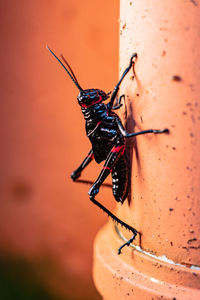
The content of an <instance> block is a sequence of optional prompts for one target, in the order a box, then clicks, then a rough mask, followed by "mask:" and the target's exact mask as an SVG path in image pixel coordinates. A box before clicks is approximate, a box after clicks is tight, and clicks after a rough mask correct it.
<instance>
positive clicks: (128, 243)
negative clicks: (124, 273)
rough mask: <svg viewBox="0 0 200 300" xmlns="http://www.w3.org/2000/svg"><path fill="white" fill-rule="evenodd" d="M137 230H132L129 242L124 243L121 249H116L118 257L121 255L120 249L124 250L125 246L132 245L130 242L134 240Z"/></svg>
mask: <svg viewBox="0 0 200 300" xmlns="http://www.w3.org/2000/svg"><path fill="white" fill-rule="evenodd" d="M137 233H138V232H137V230H136V229H134V231H133V236H132V237H131V238H130V240H128V241H127V242H126V243H124V244H123V245H122V246H121V247H119V249H118V254H119V255H120V254H121V253H122V251H121V250H122V248H124V247H125V246H130V244H131V243H132V241H133V240H134V239H135V237H136V235H137Z"/></svg>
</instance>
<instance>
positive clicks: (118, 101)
mask: <svg viewBox="0 0 200 300" xmlns="http://www.w3.org/2000/svg"><path fill="white" fill-rule="evenodd" d="M122 98H123V99H124V100H125V95H124V94H123V95H121V96H120V97H119V99H118V98H117V100H116V103H115V105H114V106H113V107H112V110H117V109H119V108H120V107H122V105H123V104H122V103H121V102H122Z"/></svg>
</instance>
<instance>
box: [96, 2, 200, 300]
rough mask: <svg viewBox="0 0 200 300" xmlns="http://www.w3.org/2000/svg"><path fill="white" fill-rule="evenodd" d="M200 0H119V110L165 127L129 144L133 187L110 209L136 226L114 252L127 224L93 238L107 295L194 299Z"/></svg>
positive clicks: (199, 250)
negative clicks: (133, 235)
mask: <svg viewBox="0 0 200 300" xmlns="http://www.w3.org/2000/svg"><path fill="white" fill-rule="evenodd" d="M199 20H200V4H199V3H198V1H189V0H188V1H182V0H177V1H174V0H163V1H155V0H148V1H147V0H135V1H126V0H121V8H120V67H121V68H120V72H121V71H122V70H123V69H124V67H125V66H126V65H127V62H128V60H129V58H130V55H131V54H132V53H133V52H137V53H138V59H137V62H136V65H135V73H136V77H135V80H132V78H131V76H132V74H131V73H130V76H127V78H126V81H125V82H124V83H123V87H122V88H121V93H125V94H126V109H127V112H126V111H125V108H123V109H122V113H121V117H122V119H123V121H124V124H126V125H127V129H128V131H129V132H131V131H133V130H134V131H139V130H143V129H149V128H155V129H161V128H165V127H167V128H169V130H170V134H169V135H166V134H165V135H164V134H162V135H146V136H145V135H143V136H139V137H137V138H136V140H132V141H131V142H129V144H128V146H129V148H130V155H131V160H132V165H131V166H130V167H131V171H132V178H131V179H132V180H131V193H130V196H129V200H130V205H128V201H127V203H126V204H124V205H123V206H119V207H118V208H117V214H118V216H120V217H121V218H122V219H123V220H125V221H127V222H128V223H129V224H131V225H132V226H134V227H135V228H136V229H137V230H138V231H139V232H140V233H141V238H140V239H139V238H137V239H136V240H135V241H134V243H133V244H132V245H131V246H130V247H126V248H124V249H123V254H122V255H120V256H118V255H117V248H118V247H119V246H120V245H121V244H122V243H123V239H126V238H128V237H129V236H130V233H128V232H127V231H126V230H122V228H120V227H118V228H117V230H116V229H115V227H114V225H113V223H112V222H109V223H108V224H107V225H106V226H105V227H104V228H103V229H102V230H101V231H100V232H99V234H98V235H97V237H96V241H95V246H94V280H95V283H96V286H97V288H98V290H99V292H100V293H101V295H102V296H103V297H104V299H107V300H110V299H120V300H121V299H140V300H141V299H145V300H147V299H181V300H183V299H187V300H188V299H200V218H199V214H200V200H199V199H200V155H199V152H200V100H199V99H200V82H199V81H200V60H199V49H200V23H199Z"/></svg>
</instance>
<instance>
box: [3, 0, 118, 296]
mask: <svg viewBox="0 0 200 300" xmlns="http://www.w3.org/2000/svg"><path fill="white" fill-rule="evenodd" d="M0 11H1V18H0V20H1V26H0V30H1V48H0V51H1V79H0V83H1V110H0V114H1V115H0V120H1V126H0V130H1V155H0V157H1V180H0V192H1V197H0V201H1V205H0V206H1V209H0V269H1V274H0V282H1V284H0V299H2V300H5V299H12V300H14V299H18V298H19V299H29V300H31V299H43V300H44V299H57V300H58V299H71V300H73V299H87V300H88V299H100V296H99V295H98V293H97V292H96V290H95V287H94V285H93V282H92V275H91V273H92V244H93V239H94V236H95V234H96V232H97V231H98V229H99V228H100V227H101V226H102V224H104V223H105V220H107V219H106V218H105V215H103V214H102V212H101V211H100V210H99V209H98V208H96V207H94V206H93V204H91V203H90V201H89V197H88V195H87V192H88V189H89V185H84V184H81V183H73V182H72V181H71V179H70V174H71V172H72V171H73V170H74V169H75V168H76V167H78V165H79V164H80V163H81V161H82V160H83V158H84V157H85V156H86V154H87V153H88V151H89V150H90V143H89V140H88V139H87V137H86V134H85V127H84V125H85V124H84V119H83V116H82V114H81V111H80V107H79V106H78V104H77V100H76V97H77V94H78V89H77V88H76V86H75V85H74V84H73V82H72V81H71V79H70V78H69V77H68V75H67V73H66V72H65V71H64V70H63V69H62V68H61V66H60V65H59V64H58V62H57V61H56V60H55V59H54V58H53V56H52V55H51V54H50V53H49V52H48V51H47V49H46V44H48V45H49V47H50V48H51V49H52V50H53V51H55V53H56V54H57V55H59V54H60V53H63V54H64V56H65V58H66V59H67V60H68V61H69V63H70V64H71V66H72V68H73V70H74V73H75V74H76V76H77V78H78V80H79V82H80V85H81V86H82V87H83V88H85V89H86V88H100V89H103V90H104V91H105V92H109V91H110V90H112V89H113V87H114V85H115V84H116V82H117V78H118V15H119V3H118V1H116V0H110V1H107V0H101V1H92V0H85V1H81V0H76V1H73V0H67V1H63V0H57V1H55V0H51V1H47V0H43V1H38V0H35V1H32V0H31V1H24V0H20V1H16V0H13V1H1V3H0ZM99 170H100V169H99V166H96V165H95V164H94V163H92V164H91V165H90V166H89V167H88V168H87V170H86V171H85V173H84V175H83V178H85V179H89V180H94V179H95V178H96V177H97V176H98V172H99ZM100 195H101V197H102V200H103V201H105V202H109V198H112V197H110V195H111V191H109V189H108V188H102V191H101V193H100ZM112 199H113V198H112ZM112 201H114V200H112ZM110 205H112V204H111V203H110ZM11 290H13V291H14V292H13V294H12V292H11ZM15 296H16V297H15ZM17 296H18V298H17Z"/></svg>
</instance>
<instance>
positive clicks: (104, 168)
mask: <svg viewBox="0 0 200 300" xmlns="http://www.w3.org/2000/svg"><path fill="white" fill-rule="evenodd" d="M102 169H103V170H109V171H110V172H111V173H112V169H111V168H109V167H104V166H103V168H102Z"/></svg>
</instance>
